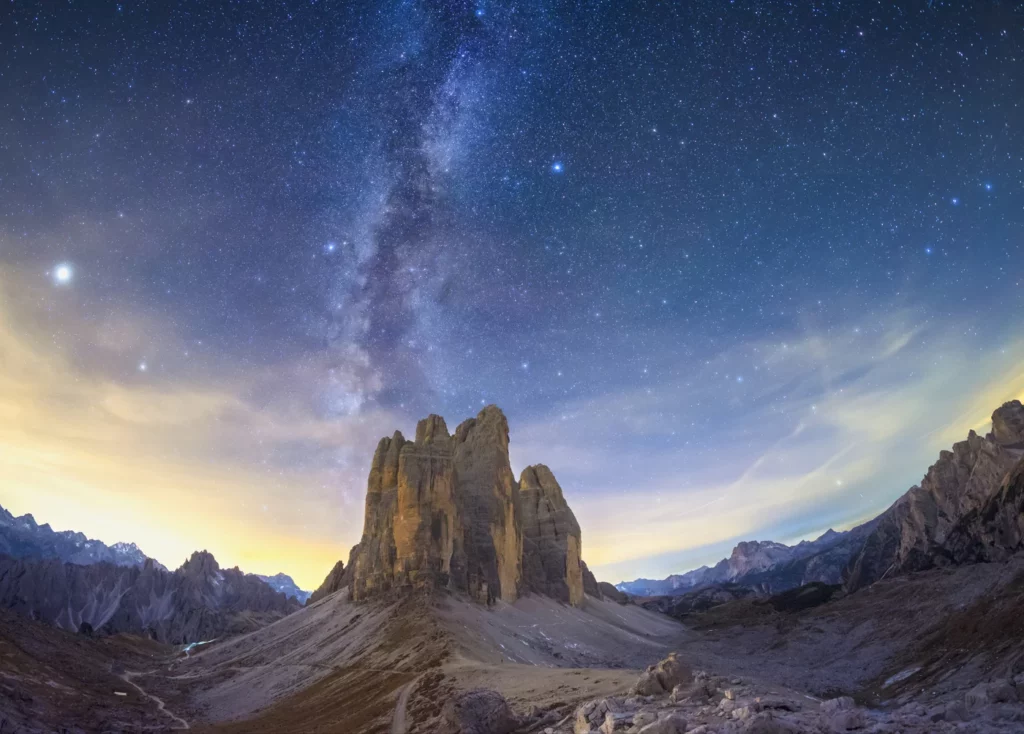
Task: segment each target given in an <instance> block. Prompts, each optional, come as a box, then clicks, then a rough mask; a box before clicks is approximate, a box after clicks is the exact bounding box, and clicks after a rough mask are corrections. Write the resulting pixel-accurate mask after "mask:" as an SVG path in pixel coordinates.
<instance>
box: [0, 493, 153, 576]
mask: <svg viewBox="0 0 1024 734" xmlns="http://www.w3.org/2000/svg"><path fill="white" fill-rule="evenodd" d="M0 554H4V555H8V556H11V557H12V558H56V559H58V560H60V561H64V562H66V563H75V564H78V565H80V566H87V565H90V564H92V563H112V564H114V565H116V566H137V567H139V568H141V567H142V566H143V565H145V563H146V560H147V556H146V554H145V553H143V552H142V551H141V550H140V549H139V547H138V546H137V545H135V543H114V544H113V545H107V544H106V543H103V542H102V541H99V540H93V539H91V538H87V537H86V536H85V535H83V534H82V533H78V532H75V531H73V530H60V531H55V530H54V529H53V528H51V527H50V526H49V524H47V523H43V524H42V525H40V524H38V523H37V522H36V519H35V518H34V517H33V516H32V515H22V516H21V517H14V515H12V514H11V513H10V512H8V511H7V510H5V509H4V508H3V507H0ZM153 563H155V564H156V566H157V567H159V568H163V566H161V565H160V564H159V563H156V561H153Z"/></svg>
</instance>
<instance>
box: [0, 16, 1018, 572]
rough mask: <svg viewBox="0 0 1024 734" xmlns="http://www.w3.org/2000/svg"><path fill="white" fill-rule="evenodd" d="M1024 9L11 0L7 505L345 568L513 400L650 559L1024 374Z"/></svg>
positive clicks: (896, 474) (897, 483)
mask: <svg viewBox="0 0 1024 734" xmlns="http://www.w3.org/2000/svg"><path fill="white" fill-rule="evenodd" d="M1022 105H1024V5H1022V4H1021V3H1014V2H977V3H970V2H968V3H951V2H939V1H938V0H921V1H914V2H904V3H882V2H863V3H856V2H848V3H841V2H795V1H794V2H767V1H765V2H740V1H738V0H737V1H736V2H725V1H724V0H714V1H712V0H697V1H695V2H644V1H642V0H641V1H638V2H628V3H623V2H577V3H569V2H556V1H554V0H539V1H535V0H523V1H522V2H500V3H499V2H491V1H489V0H480V1H479V2H458V1H454V2H443V1H440V0H438V1H435V2H417V1H415V0H402V1H392V0H386V1H380V2H367V1H365V0H351V1H346V2H327V1H326V0H305V1H304V2H292V1H291V0H281V1H279V2H275V3H263V2H217V3H211V2H208V1H207V0H202V1H196V2H191V1H183V2H182V1H176V2H160V3H133V2H122V3H114V2H59V3H40V2H20V1H18V2H8V3H6V4H5V6H4V7H3V9H0V367H2V369H0V504H3V505H4V506H6V507H8V509H10V510H12V511H13V512H15V513H16V514H20V513H23V512H32V513H34V514H35V516H36V517H37V519H39V520H40V521H49V522H50V523H51V524H52V525H53V526H54V527H55V528H57V529H64V528H74V529H77V530H81V531H83V532H86V533H87V534H89V535H91V536H93V537H98V538H100V539H102V540H105V541H107V542H114V541H119V540H132V541H135V542H137V543H139V545H140V546H141V547H142V548H143V549H144V550H145V551H147V552H148V553H150V554H151V555H153V556H155V557H157V558H158V559H159V560H161V561H162V562H164V563H166V564H167V565H169V566H172V567H175V566H177V565H178V564H180V562H181V561H182V560H184V558H185V556H186V555H187V554H188V553H190V552H191V551H192V550H194V549H196V548H209V549H210V550H211V551H213V552H214V553H215V554H216V555H217V557H218V558H219V559H220V561H221V562H222V565H236V564H238V565H240V566H241V567H242V568H244V569H245V570H248V571H252V572H260V573H276V572H278V571H284V572H286V573H289V574H291V575H292V576H293V577H294V578H295V579H296V580H297V581H298V582H299V584H300V585H302V586H304V587H306V588H313V587H315V586H317V585H318V584H319V582H320V581H321V580H322V578H323V577H324V575H325V574H326V573H327V571H328V570H329V569H330V567H331V566H332V565H333V563H334V561H335V560H337V559H338V558H345V559H347V556H348V548H349V547H350V546H351V545H352V544H353V543H355V542H356V541H357V540H358V536H359V533H360V531H361V525H362V515H363V511H362V507H363V494H364V491H365V477H366V473H367V470H368V466H369V461H370V457H371V455H372V451H373V447H374V446H375V445H376V442H377V440H378V438H379V437H380V436H382V435H387V434H390V433H391V432H392V431H393V430H394V429H395V428H400V429H402V430H403V431H404V432H406V434H407V435H409V434H410V433H411V432H412V431H413V429H414V426H415V421H416V419H417V418H420V417H423V416H425V415H426V414H428V413H439V414H442V415H444V416H445V417H446V418H447V419H448V424H449V426H451V427H454V425H455V424H457V423H458V422H460V421H461V420H462V419H463V418H465V417H468V416H470V415H473V414H475V413H476V412H477V411H478V410H479V409H480V407H481V406H483V405H485V404H489V403H497V404H498V405H499V406H501V407H502V408H503V410H504V411H505V413H506V414H507V415H508V417H509V421H510V424H511V439H512V462H513V468H514V469H516V470H517V472H518V470H520V469H521V468H522V467H524V466H525V465H527V464H530V463H537V462H544V463H547V464H548V465H550V466H551V467H552V469H553V470H554V471H555V474H556V475H557V476H558V478H559V480H560V482H561V484H562V485H563V487H564V489H565V493H566V496H567V498H568V499H569V501H570V503H571V504H572V506H573V508H574V510H575V513H576V515H577V517H578V518H579V520H580V523H581V526H582V528H583V544H584V558H585V559H587V560H588V562H589V563H590V565H591V566H592V568H594V569H595V571H596V572H597V574H598V576H599V577H601V578H604V579H606V580H609V581H613V582H617V581H621V580H623V579H630V578H635V577H637V576H648V577H659V576H664V575H667V574H668V573H672V572H679V571H684V570H686V569H688V568H692V567H694V566H695V565H699V564H700V563H704V562H713V561H715V560H717V559H718V558H720V557H722V556H723V555H725V554H727V553H728V551H729V549H730V548H731V546H732V545H733V544H734V543H735V542H737V541H739V540H744V539H755V538H756V539H774V540H779V541H784V542H791V541H796V540H799V539H801V538H805V537H811V536H815V535H817V534H819V533H821V532H823V531H824V530H825V529H827V528H828V527H835V528H845V527H849V526H851V525H852V524H854V523H856V522H858V521H860V520H863V519H866V518H868V517H871V516H873V515H874V514H876V513H877V512H879V511H881V510H882V509H884V508H885V507H886V506H887V505H888V504H890V503H891V502H892V501H893V500H894V499H895V498H896V497H897V496H899V495H900V494H902V492H904V491H905V490H906V489H907V488H908V487H909V486H910V485H911V484H913V483H915V482H916V481H918V480H919V478H920V477H921V476H922V475H923V473H924V471H925V469H926V468H927V466H928V465H929V464H930V463H931V462H932V461H934V459H935V457H936V455H937V452H938V450H939V449H941V448H944V447H948V445H949V444H950V443H952V442H953V441H955V440H959V439H960V438H962V437H963V436H964V435H966V433H967V431H968V429H970V428H976V429H977V430H984V429H985V426H986V422H987V421H988V416H989V414H990V413H991V411H992V410H993V409H994V408H995V407H997V406H998V405H999V404H1001V403H1002V402H1003V401H1004V400H1007V399H1010V398H1013V397H1024V333H1022V331H1021V320H1020V314H1021V313H1024V247H1022V241H1024V108H1022Z"/></svg>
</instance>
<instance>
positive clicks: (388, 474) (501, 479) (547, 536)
mask: <svg viewBox="0 0 1024 734" xmlns="http://www.w3.org/2000/svg"><path fill="white" fill-rule="evenodd" d="M508 444H509V438H508V422H507V421H506V419H505V416H504V414H503V413H502V412H501V410H499V409H498V408H497V407H496V406H493V405H492V406H488V407H486V408H484V409H483V410H482V411H480V413H479V414H478V415H477V416H476V417H475V418H470V419H468V420H466V421H464V422H463V423H462V424H460V425H459V427H458V428H456V429H455V433H454V434H450V433H449V431H448V427H447V425H446V423H445V421H444V419H443V418H441V417H440V416H436V415H432V416H429V417H427V418H425V419H423V420H422V421H420V422H419V424H418V425H417V427H416V438H415V440H414V441H408V440H406V439H405V437H404V436H403V435H402V434H401V433H400V432H396V433H395V434H394V435H393V436H392V437H391V438H384V439H381V441H380V443H379V444H378V446H377V451H376V453H375V454H374V457H373V462H372V464H371V468H370V477H369V480H368V482H367V493H366V514H365V518H364V525H363V535H362V539H361V541H360V543H359V545H358V546H356V548H355V549H353V553H352V555H351V556H350V558H349V571H350V574H351V576H350V582H351V590H352V597H353V598H354V599H357V600H358V599H365V598H367V597H370V596H373V595H375V594H379V593H383V592H386V591H388V590H390V589H395V588H423V589H429V588H449V589H453V590H458V591H462V592H465V593H467V594H469V596H471V597H472V598H474V599H476V600H477V601H480V602H484V603H491V602H494V601H496V600H499V599H501V600H505V601H512V600H514V599H516V598H517V597H518V596H519V595H520V594H521V593H522V592H524V591H534V592H536V593H541V594H546V595H549V596H553V597H555V598H558V599H561V600H562V601H565V602H567V603H570V604H580V603H582V601H583V593H584V592H583V570H582V564H581V560H580V548H581V544H580V530H579V524H578V523H577V522H576V519H575V517H574V516H573V514H572V511H571V510H570V509H569V507H568V505H567V504H566V502H565V499H564V497H563V496H562V490H561V488H560V487H559V486H558V482H557V481H556V480H555V478H554V476H553V475H552V474H551V471H550V470H549V469H547V467H543V466H536V467H529V468H528V469H527V470H525V471H524V473H523V482H522V484H521V483H520V482H517V481H516V479H515V476H514V475H513V474H512V468H511V466H510V464H509V458H508ZM524 569H526V572H525V574H524Z"/></svg>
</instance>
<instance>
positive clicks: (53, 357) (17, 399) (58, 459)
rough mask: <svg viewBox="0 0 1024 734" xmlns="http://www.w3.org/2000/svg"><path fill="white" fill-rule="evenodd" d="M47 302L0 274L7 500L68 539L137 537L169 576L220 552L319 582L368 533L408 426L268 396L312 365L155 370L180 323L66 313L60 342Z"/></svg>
mask: <svg viewBox="0 0 1024 734" xmlns="http://www.w3.org/2000/svg"><path fill="white" fill-rule="evenodd" d="M19 289H20V292H18V294H17V295H18V297H17V298H15V297H14V293H13V291H19ZM47 297H48V294H46V293H45V292H39V293H34V294H30V293H26V292H25V286H23V285H19V284H18V281H17V280H15V279H14V278H11V277H9V275H8V277H4V278H2V279H0V364H2V365H3V369H2V370H0V466H3V467H4V469H3V481H2V482H0V502H2V503H3V504H4V505H5V506H7V507H8V509H10V510H11V511H13V512H16V513H22V512H32V513H34V514H36V515H37V517H38V518H39V519H40V520H41V521H48V522H50V523H51V524H52V525H53V526H54V527H55V528H57V529H64V528H70V529H75V530H81V531H83V532H85V533H86V534H88V535H90V536H92V537H97V538H99V539H101V540H104V541H106V542H115V541H118V540H133V541H136V542H138V543H139V544H140V546H142V548H143V549H144V550H145V551H146V552H147V553H150V554H151V555H153V556H155V557H157V558H158V559H159V560H161V561H162V562H164V563H166V564H167V565H169V566H176V565H177V564H179V563H180V562H181V561H182V560H184V558H185V557H186V556H187V555H188V554H189V553H191V552H192V551H193V550H196V549H199V548H208V549H209V550H211V551H212V552H214V554H215V555H216V556H217V557H218V559H219V560H220V561H221V563H223V564H228V565H235V564H238V565H240V566H241V567H242V568H244V569H245V570H247V571H250V572H277V571H279V570H286V571H288V572H289V573H292V574H293V575H294V576H295V578H296V580H297V581H298V582H299V583H300V584H305V585H306V586H311V585H315V584H318V583H319V582H320V581H321V580H322V577H323V575H324V574H326V572H327V571H328V570H329V569H330V567H331V565H333V563H334V562H335V561H336V560H337V559H338V558H340V557H343V556H344V555H345V554H346V553H347V549H348V547H349V545H350V544H351V543H353V542H355V540H356V539H358V536H359V533H360V532H361V526H362V515H363V509H362V508H363V491H364V483H365V464H366V461H367V460H368V459H367V457H369V456H370V455H371V454H372V451H373V447H374V445H375V443H376V440H377V437H378V436H379V435H383V434H385V433H389V432H390V431H391V430H393V429H394V426H395V425H396V424H399V423H400V418H399V417H398V416H394V415H389V414H387V413H384V412H380V411H378V412H374V413H365V414H362V415H360V416H357V417H352V418H341V419H339V418H337V417H334V416H331V415H329V413H328V412H327V411H324V412H318V411H317V410H316V403H317V399H316V398H315V397H314V396H310V395H307V394H306V393H307V392H312V391H314V390H315V389H316V388H315V386H316V385H317V384H318V383H316V382H315V381H312V380H310V381H306V382H303V381H299V382H297V383H296V384H295V385H294V386H293V388H292V389H291V390H290V391H280V390H278V391H274V394H275V395H277V396H278V397H277V398H276V399H275V401H274V402H272V403H268V402H265V401H263V402H259V401H258V400H257V398H258V396H260V395H261V394H262V392H261V391H260V390H259V386H260V385H263V384H265V383H266V382H267V381H268V380H288V379H290V378H293V377H294V376H295V374H296V372H301V371H303V370H305V369H308V366H307V367H302V366H296V365H270V366H262V367H252V368H250V369H248V370H238V369H237V366H236V367H235V368H234V369H233V370H232V372H231V373H230V379H227V376H226V374H222V371H223V370H224V368H223V366H221V365H218V364H217V363H216V362H214V361H212V359H211V360H205V361H204V358H203V357H202V356H201V355H196V356H195V359H194V362H190V363H185V362H183V361H175V362H173V364H171V362H172V360H171V359H170V357H168V359H167V360H160V359H158V358H157V357H155V356H154V357H152V358H151V359H150V361H151V366H150V367H149V368H148V369H147V371H145V372H141V371H140V370H139V369H138V366H137V364H136V361H135V360H136V358H135V355H136V354H137V353H138V349H139V347H140V343H141V346H144V347H146V350H147V353H149V354H154V355H157V354H160V353H166V354H168V355H171V354H174V355H178V354H184V352H186V351H187V350H188V345H187V344H186V343H184V342H183V341H182V340H180V338H179V337H177V336H176V335H175V333H174V329H173V327H172V325H171V324H168V323H162V322H159V321H158V320H155V319H152V318H148V319H147V318H145V317H142V316H140V317H139V318H138V322H137V323H135V322H132V321H131V319H130V318H128V317H124V316H120V317H118V320H117V323H114V324H112V323H111V322H108V321H103V320H100V321H99V322H96V321H89V320H87V319H84V318H82V319H78V320H76V321H74V322H73V323H69V322H68V320H67V318H66V317H65V318H64V319H63V320H62V322H61V329H60V331H59V332H51V331H48V330H47V329H46V328H45V305H46V298H47ZM24 304H37V305H38V306H39V309H40V310H31V309H28V310H27V309H26V308H25V306H24ZM27 325H30V326H34V327H35V328H34V329H33V330H31V333H29V331H27V330H26V329H25V327H26V326H27ZM152 334H158V335H159V341H160V349H159V350H157V349H155V348H153V347H152V345H150V344H148V343H147V342H148V340H149V339H150V337H149V336H147V335H152ZM161 350H162V351H161ZM129 358H130V360H129ZM161 364H163V365H164V367H163V368H162V369H158V366H159V365H161ZM282 395H285V396H289V395H290V396H291V398H290V399H287V398H284V397H281V396H282ZM254 396H256V397H254Z"/></svg>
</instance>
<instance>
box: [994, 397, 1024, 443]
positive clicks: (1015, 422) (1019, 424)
mask: <svg viewBox="0 0 1024 734" xmlns="http://www.w3.org/2000/svg"><path fill="white" fill-rule="evenodd" d="M992 437H993V440H994V441H995V442H996V443H998V444H1000V445H1002V446H1015V445H1017V444H1022V445H1024V405H1022V404H1021V402H1020V401H1019V400H1011V401H1009V402H1007V403H1003V404H1002V406H1001V407H999V408H996V410H995V412H994V413H992Z"/></svg>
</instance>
